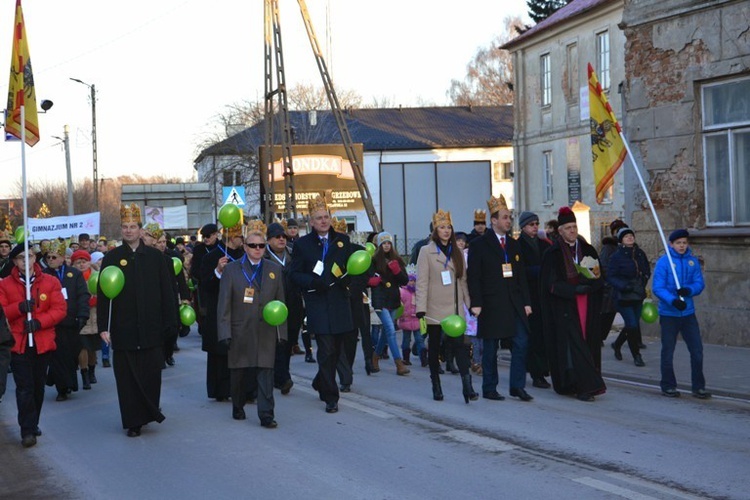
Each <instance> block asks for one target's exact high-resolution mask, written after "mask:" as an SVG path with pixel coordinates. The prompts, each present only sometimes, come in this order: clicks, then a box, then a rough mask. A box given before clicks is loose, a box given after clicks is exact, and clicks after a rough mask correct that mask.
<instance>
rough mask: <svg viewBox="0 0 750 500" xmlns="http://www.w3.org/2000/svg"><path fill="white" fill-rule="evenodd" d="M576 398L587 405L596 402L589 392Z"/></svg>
mask: <svg viewBox="0 0 750 500" xmlns="http://www.w3.org/2000/svg"><path fill="white" fill-rule="evenodd" d="M576 397H577V398H578V401H584V402H586V403H591V402H593V401H594V395H593V394H590V393H588V392H584V393H581V394H579V395H578V396H576Z"/></svg>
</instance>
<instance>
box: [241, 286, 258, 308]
mask: <svg viewBox="0 0 750 500" xmlns="http://www.w3.org/2000/svg"><path fill="white" fill-rule="evenodd" d="M253 297H255V288H253V287H251V286H249V287H247V288H245V297H244V298H243V299H242V301H243V302H244V303H245V304H252V303H253Z"/></svg>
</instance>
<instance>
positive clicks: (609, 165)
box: [589, 64, 628, 203]
mask: <svg viewBox="0 0 750 500" xmlns="http://www.w3.org/2000/svg"><path fill="white" fill-rule="evenodd" d="M589 110H590V123H591V156H592V159H593V165H594V184H595V185H596V202H597V203H601V202H602V200H603V199H604V195H605V193H606V192H607V190H608V189H609V188H610V187H612V185H613V184H614V178H615V174H616V173H617V170H618V169H619V168H620V166H621V165H622V162H623V161H625V156H626V155H627V154H628V153H627V150H626V149H625V142H624V141H623V140H622V136H621V135H620V133H621V132H622V129H620V124H619V123H617V118H615V114H614V113H613V112H612V107H611V106H610V105H609V102H608V101H607V96H606V95H604V92H603V91H602V86H601V85H600V84H599V79H598V78H597V77H596V73H595V72H594V68H593V67H592V66H591V64H589Z"/></svg>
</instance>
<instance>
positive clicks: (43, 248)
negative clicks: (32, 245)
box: [39, 240, 50, 254]
mask: <svg viewBox="0 0 750 500" xmlns="http://www.w3.org/2000/svg"><path fill="white" fill-rule="evenodd" d="M49 245H50V241H49V240H42V241H41V242H40V243H39V250H41V251H42V254H45V253H47V252H49Z"/></svg>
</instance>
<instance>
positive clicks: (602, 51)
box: [596, 31, 610, 90]
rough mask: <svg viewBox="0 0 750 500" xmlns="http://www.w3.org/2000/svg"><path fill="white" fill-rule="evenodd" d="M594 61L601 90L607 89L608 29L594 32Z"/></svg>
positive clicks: (608, 79) (608, 75)
mask: <svg viewBox="0 0 750 500" xmlns="http://www.w3.org/2000/svg"><path fill="white" fill-rule="evenodd" d="M596 62H597V66H598V67H597V68H596V69H597V73H598V76H599V83H600V84H601V85H602V89H603V90H609V84H610V74H609V31H602V32H601V33H597V34H596Z"/></svg>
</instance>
